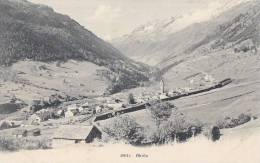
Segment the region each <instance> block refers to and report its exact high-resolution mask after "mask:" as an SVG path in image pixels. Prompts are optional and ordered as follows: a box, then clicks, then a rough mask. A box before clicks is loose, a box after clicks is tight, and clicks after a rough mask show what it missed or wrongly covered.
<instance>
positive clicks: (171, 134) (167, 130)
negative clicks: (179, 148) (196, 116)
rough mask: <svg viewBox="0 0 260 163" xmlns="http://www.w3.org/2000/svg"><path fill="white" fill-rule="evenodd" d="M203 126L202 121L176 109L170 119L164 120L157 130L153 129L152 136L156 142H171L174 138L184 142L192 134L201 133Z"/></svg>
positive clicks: (152, 139)
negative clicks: (190, 117) (192, 118)
mask: <svg viewBox="0 0 260 163" xmlns="http://www.w3.org/2000/svg"><path fill="white" fill-rule="evenodd" d="M201 128H202V124H201V123H199V122H197V121H195V120H191V119H189V118H188V117H186V116H184V114H182V113H180V112H178V111H175V112H173V114H172V115H171V117H170V118H169V120H168V121H164V122H163V123H161V124H160V126H159V127H158V128H157V130H155V131H153V133H152V135H151V137H150V138H151V141H152V142H154V143H155V144H164V143H169V142H171V141H173V140H176V141H178V142H183V141H186V140H187V139H188V138H190V137H192V136H196V135H198V134H200V133H201Z"/></svg>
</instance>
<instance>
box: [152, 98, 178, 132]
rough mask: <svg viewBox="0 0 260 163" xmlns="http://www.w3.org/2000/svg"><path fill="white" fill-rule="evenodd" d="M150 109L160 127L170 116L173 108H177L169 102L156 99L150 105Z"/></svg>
mask: <svg viewBox="0 0 260 163" xmlns="http://www.w3.org/2000/svg"><path fill="white" fill-rule="evenodd" d="M148 109H149V110H150V112H151V114H152V118H153V119H154V120H155V123H156V125H157V127H159V126H160V124H161V123H162V122H163V121H167V120H168V119H169V118H170V116H171V115H172V112H173V109H176V108H175V106H174V105H172V104H170V103H168V102H161V101H155V102H151V103H150V104H149V105H148Z"/></svg>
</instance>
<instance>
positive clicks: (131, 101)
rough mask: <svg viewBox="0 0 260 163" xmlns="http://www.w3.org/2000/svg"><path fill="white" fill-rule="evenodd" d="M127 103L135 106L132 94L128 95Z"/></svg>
mask: <svg viewBox="0 0 260 163" xmlns="http://www.w3.org/2000/svg"><path fill="white" fill-rule="evenodd" d="M127 103H128V104H135V103H136V102H135V99H134V95H133V94H132V93H130V94H129V95H128V98H127Z"/></svg>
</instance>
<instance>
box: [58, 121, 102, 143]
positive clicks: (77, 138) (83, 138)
mask: <svg viewBox="0 0 260 163" xmlns="http://www.w3.org/2000/svg"><path fill="white" fill-rule="evenodd" d="M101 138H102V132H101V130H100V129H99V128H98V127H96V126H95V125H90V126H77V125H64V126H61V127H60V128H59V129H58V130H57V131H56V133H55V134H54V137H53V146H55V147H59V146H64V145H70V144H75V143H91V142H93V141H94V140H95V139H101Z"/></svg>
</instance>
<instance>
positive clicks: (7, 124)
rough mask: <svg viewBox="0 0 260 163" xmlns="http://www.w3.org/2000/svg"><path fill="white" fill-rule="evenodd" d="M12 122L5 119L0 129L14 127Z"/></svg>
mask: <svg viewBox="0 0 260 163" xmlns="http://www.w3.org/2000/svg"><path fill="white" fill-rule="evenodd" d="M12 127H13V126H12V124H10V123H8V122H6V121H4V122H2V123H1V124H0V130H4V129H8V128H12Z"/></svg>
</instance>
